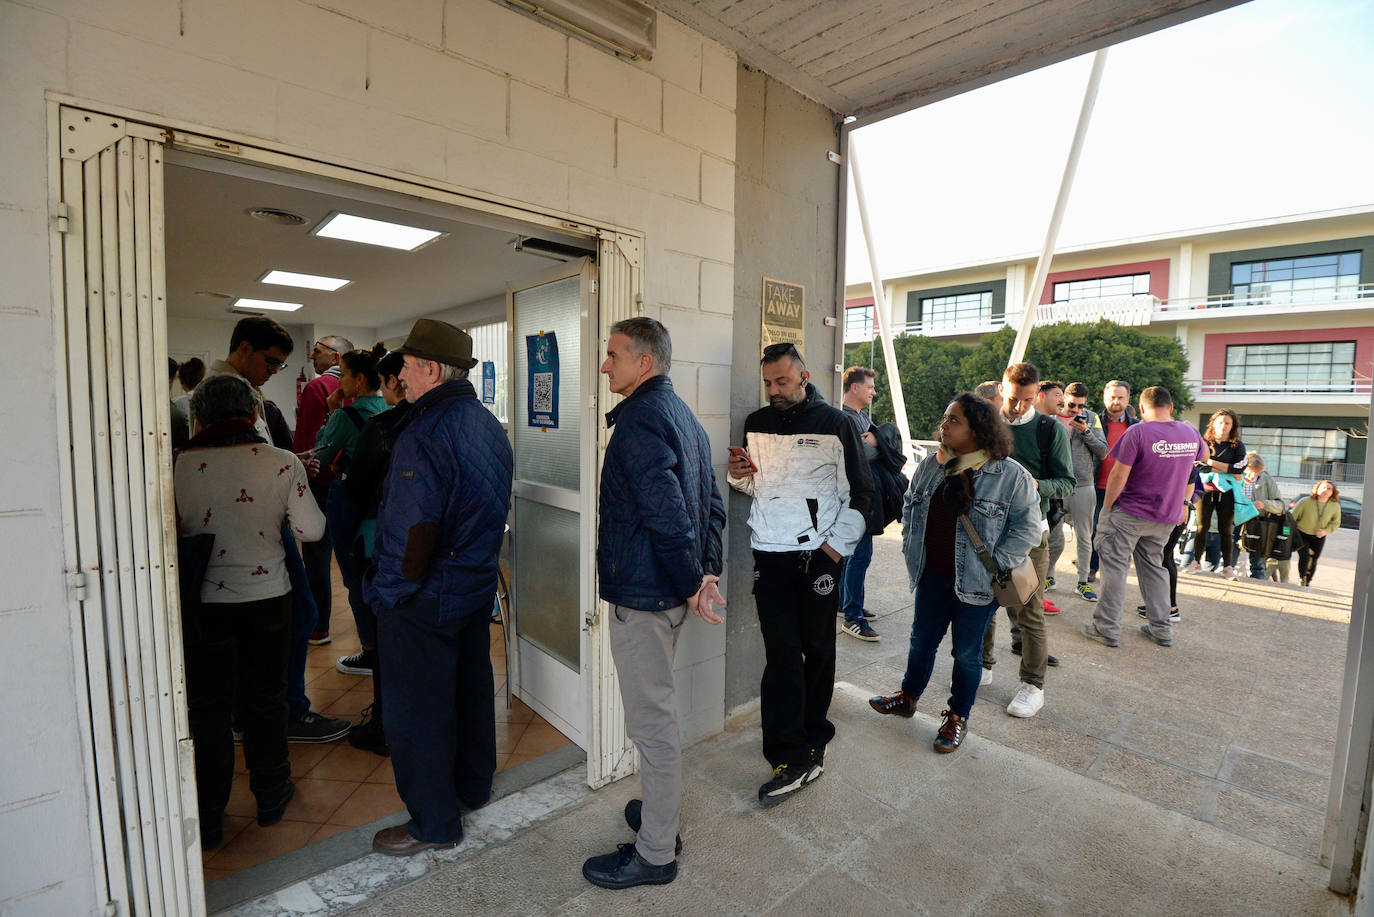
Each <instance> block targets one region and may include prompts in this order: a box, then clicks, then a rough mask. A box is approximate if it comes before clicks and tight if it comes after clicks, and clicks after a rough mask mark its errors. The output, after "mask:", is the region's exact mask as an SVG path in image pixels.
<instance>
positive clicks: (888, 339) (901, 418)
mask: <svg viewBox="0 0 1374 917" xmlns="http://www.w3.org/2000/svg"><path fill="white" fill-rule="evenodd" d="M848 160H849V172H850V174H851V175H853V176H854V197H855V198H856V199H857V200H858V202H859V226H860V228H861V229H862V231H863V235H864V247H865V248H867V249H868V270H869V275H870V277H871V283H872V285H873V312H874V314H875V315H877V317H878V337H879V339H881V340H882V342H883V366H885V367H886V368H887V384H888V388H889V389H890V390H891V393H892V413H893V414H894V415H895V419H896V421H897V429H898V430H899V431H901V434H902V452H903V453H904V454H906V455H911V454H912V453H911V424H910V422H909V421H908V420H907V416H906V398H904V397H902V379H901V375H900V374H899V373H898V372H897V356H896V353H895V351H893V349H892V327H891V325H890V324H889V322H888V311H887V291H886V290H884V289H883V281H882V276H883V275H882V274H881V273H880V272H879V271H878V249H877V246H876V244H875V242H874V239H873V230H872V228H871V227H870V226H869V223H868V202H867V200H866V199H865V198H864V182H863V178H862V177H861V176H860V172H859V150H858V147H857V145H856V144H855V142H854V135H853V134H851V135H849V153H848Z"/></svg>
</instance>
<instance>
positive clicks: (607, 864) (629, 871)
mask: <svg viewBox="0 0 1374 917" xmlns="http://www.w3.org/2000/svg"><path fill="white" fill-rule="evenodd" d="M582 875H583V876H585V877H586V879H587V881H588V882H590V883H592V884H593V885H599V886H600V887H602V888H634V887H635V886H636V885H667V884H668V883H669V882H671V881H673V880H674V879H676V878H677V860H673V861H672V862H671V863H665V864H663V865H662V866H655V865H653V864H652V863H650V862H649V861H647V860H645V859H644V858H643V857H642V856H640V855H639V854H638V853H637V852H636V851H635V845H634V844H619V845H617V846H616V849H615V853H608V854H606V855H604V856H599V857H592V858H591V859H590V860H588V861H587V862H585V863H583V864H582Z"/></svg>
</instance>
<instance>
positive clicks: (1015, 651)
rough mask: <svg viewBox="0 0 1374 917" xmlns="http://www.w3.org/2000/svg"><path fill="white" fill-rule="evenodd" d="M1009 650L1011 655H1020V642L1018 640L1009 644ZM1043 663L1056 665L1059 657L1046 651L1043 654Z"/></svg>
mask: <svg viewBox="0 0 1374 917" xmlns="http://www.w3.org/2000/svg"><path fill="white" fill-rule="evenodd" d="M1011 652H1012V655H1015V656H1020V655H1021V644H1020V643H1019V642H1017V643H1013V644H1012V645H1011ZM1045 664H1046V665H1048V666H1057V665H1059V657H1058V656H1054V655H1051V654H1049V653H1046V654H1045Z"/></svg>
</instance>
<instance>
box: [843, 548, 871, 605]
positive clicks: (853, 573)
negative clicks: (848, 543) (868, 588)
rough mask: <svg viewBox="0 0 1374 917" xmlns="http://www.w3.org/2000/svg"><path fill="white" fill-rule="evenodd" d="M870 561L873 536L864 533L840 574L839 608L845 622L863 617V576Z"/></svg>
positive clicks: (866, 573)
mask: <svg viewBox="0 0 1374 917" xmlns="http://www.w3.org/2000/svg"><path fill="white" fill-rule="evenodd" d="M872 562H873V536H872V535H867V534H866V535H864V537H862V538H860V539H859V543H858V544H857V545H855V546H854V553H853V554H851V555H849V559H848V560H846V561H845V562H844V573H843V574H842V575H841V576H840V609H841V610H842V611H844V619H845V621H846V622H849V621H862V620H863V619H864V578H865V577H867V576H868V565H869V564H870V563H872Z"/></svg>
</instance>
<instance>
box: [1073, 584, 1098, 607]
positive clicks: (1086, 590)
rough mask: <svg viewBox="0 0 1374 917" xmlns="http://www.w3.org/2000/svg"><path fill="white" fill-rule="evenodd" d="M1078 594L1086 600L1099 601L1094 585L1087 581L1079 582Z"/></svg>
mask: <svg viewBox="0 0 1374 917" xmlns="http://www.w3.org/2000/svg"><path fill="white" fill-rule="evenodd" d="M1078 595H1079V597H1080V598H1082V599H1083V601H1085V602H1096V601H1097V593H1096V592H1093V587H1092V586H1089V585H1088V584H1087V583H1079V584H1078Z"/></svg>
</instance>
